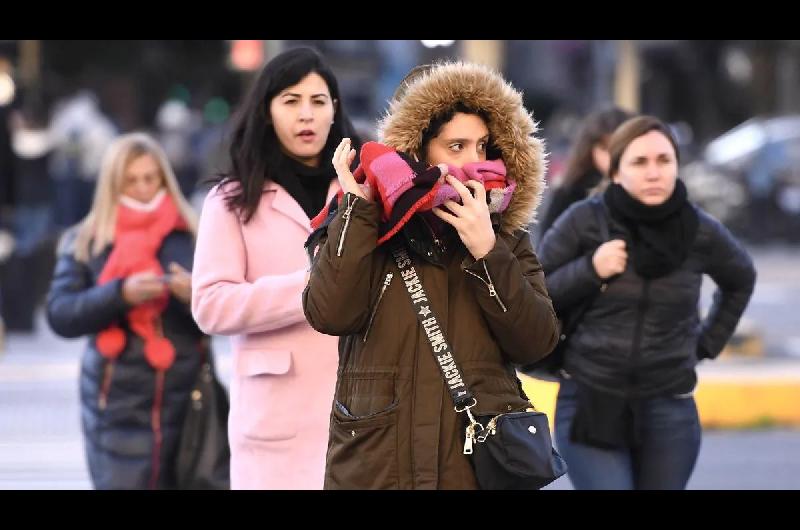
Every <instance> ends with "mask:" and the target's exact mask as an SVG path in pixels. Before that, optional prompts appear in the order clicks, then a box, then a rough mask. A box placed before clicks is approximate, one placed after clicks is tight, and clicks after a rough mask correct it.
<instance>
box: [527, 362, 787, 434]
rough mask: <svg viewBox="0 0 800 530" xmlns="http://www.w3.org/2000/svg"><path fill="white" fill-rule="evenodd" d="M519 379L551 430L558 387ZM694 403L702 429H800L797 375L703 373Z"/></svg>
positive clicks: (543, 382)
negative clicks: (695, 403)
mask: <svg viewBox="0 0 800 530" xmlns="http://www.w3.org/2000/svg"><path fill="white" fill-rule="evenodd" d="M756 371H757V370H756ZM518 376H519V378H520V381H522V388H523V389H524V390H525V393H526V394H527V395H528V397H529V398H530V399H531V401H532V402H533V405H534V406H535V407H536V409H537V410H540V411H542V412H544V413H545V414H547V418H548V420H549V421H550V430H551V431H552V430H553V429H554V425H553V422H554V417H555V405H556V397H557V396H558V387H559V384H558V383H554V382H549V381H540V380H538V379H534V378H532V377H530V376H527V375H524V374H518ZM695 400H696V402H697V410H698V413H699V415H700V424H701V425H702V426H703V428H708V429H751V428H766V427H800V375H798V374H785V375H779V374H767V375H766V376H761V377H759V376H758V375H755V374H753V375H751V376H749V377H748V376H736V375H732V376H730V375H729V376H725V375H722V374H713V375H712V374H708V376H705V375H704V374H702V373H700V374H699V381H698V384H697V388H696V389H695Z"/></svg>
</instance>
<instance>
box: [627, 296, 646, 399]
mask: <svg viewBox="0 0 800 530" xmlns="http://www.w3.org/2000/svg"><path fill="white" fill-rule="evenodd" d="M649 303H650V280H645V281H644V283H643V284H642V299H641V301H640V302H639V311H638V312H639V315H638V318H637V319H636V328H635V329H634V333H633V349H632V350H631V362H630V366H631V369H632V372H631V375H633V374H635V371H636V365H637V363H638V361H639V354H640V353H641V352H640V351H639V350H640V348H641V343H642V329H643V328H644V314H645V311H647V306H648V305H649ZM631 383H632V381H631Z"/></svg>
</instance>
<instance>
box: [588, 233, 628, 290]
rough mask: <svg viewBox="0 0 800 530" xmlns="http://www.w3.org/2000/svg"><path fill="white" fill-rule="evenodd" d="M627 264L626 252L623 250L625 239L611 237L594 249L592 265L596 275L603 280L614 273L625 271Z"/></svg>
mask: <svg viewBox="0 0 800 530" xmlns="http://www.w3.org/2000/svg"><path fill="white" fill-rule="evenodd" d="M627 264H628V252H627V250H625V241H624V240H622V239H612V240H611V241H606V242H605V243H603V244H602V245H600V246H599V247H597V250H595V251H594V255H593V256H592V265H593V266H594V270H595V272H596V273H597V275H598V276H599V277H600V278H602V279H603V280H605V279H608V278H610V277H612V276H614V275H616V274H622V273H623V272H625V267H626V266H627Z"/></svg>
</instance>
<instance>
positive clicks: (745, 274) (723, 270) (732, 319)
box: [697, 214, 756, 359]
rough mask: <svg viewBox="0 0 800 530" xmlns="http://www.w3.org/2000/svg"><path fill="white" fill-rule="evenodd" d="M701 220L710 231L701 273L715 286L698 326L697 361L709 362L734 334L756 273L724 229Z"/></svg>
mask: <svg viewBox="0 0 800 530" xmlns="http://www.w3.org/2000/svg"><path fill="white" fill-rule="evenodd" d="M701 215H702V214H701ZM704 217H706V219H708V221H710V222H711V223H712V227H713V231H712V242H711V251H710V252H709V254H708V264H707V268H706V271H705V272H706V273H707V274H708V275H709V276H710V277H711V279H712V280H714V283H716V284H717V289H716V291H715V292H714V297H713V303H712V305H711V309H710V310H709V312H708V315H707V316H706V318H705V320H704V321H703V323H702V324H701V331H700V338H699V340H698V344H697V357H698V358H699V359H713V358H715V357H716V356H717V355H719V354H720V352H721V351H722V349H723V348H724V347H725V344H726V343H727V342H728V340H729V339H730V338H731V336H732V335H733V333H734V331H735V330H736V325H737V324H738V323H739V319H740V318H741V317H742V314H743V313H744V310H745V308H746V307H747V304H748V302H749V301H750V296H751V295H752V294H753V288H754V287H755V283H756V270H755V267H754V266H753V261H752V259H751V258H750V256H749V255H748V254H747V251H745V249H744V247H742V245H741V244H740V243H739V242H738V241H737V240H736V239H735V238H734V237H733V235H732V234H731V233H730V232H729V231H728V229H727V228H725V226H724V225H722V224H721V223H720V222H719V221H717V220H716V219H713V218H712V217H710V216H708V215H705V216H704Z"/></svg>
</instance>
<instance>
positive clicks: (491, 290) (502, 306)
mask: <svg viewBox="0 0 800 530" xmlns="http://www.w3.org/2000/svg"><path fill="white" fill-rule="evenodd" d="M482 263H483V270H484V271H486V277H487V278H488V279H489V281H488V282H487V281H486V280H484V279H483V278H481V276H480V275H479V274H475V273H474V272H472V271H470V270H467V269H464V272H466V273H467V274H471V275H473V276H475V277H476V278H478V279H479V280H480V281H482V282H483V283H485V284H486V287H488V288H489V296H491V297H492V298H494V299H495V300H497V303H498V304H499V305H500V309H502V310H503V313H507V312H508V309H506V306H505V304H504V303H503V301H502V300H500V295H498V294H497V289H495V287H494V282H493V281H492V277H491V276H490V275H489V269H488V268H487V267H486V261H485V260H484V261H483V262H482Z"/></svg>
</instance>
